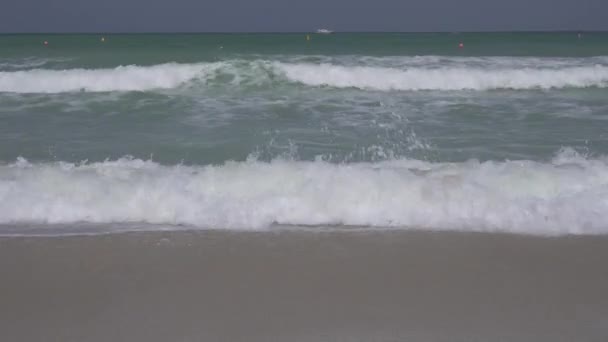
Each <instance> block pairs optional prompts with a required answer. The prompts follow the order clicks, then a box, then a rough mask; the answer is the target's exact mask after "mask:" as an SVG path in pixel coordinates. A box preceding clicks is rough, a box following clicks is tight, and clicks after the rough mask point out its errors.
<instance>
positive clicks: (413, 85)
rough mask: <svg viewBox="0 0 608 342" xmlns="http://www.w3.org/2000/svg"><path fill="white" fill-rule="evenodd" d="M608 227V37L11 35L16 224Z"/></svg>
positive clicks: (103, 227)
mask: <svg viewBox="0 0 608 342" xmlns="http://www.w3.org/2000/svg"><path fill="white" fill-rule="evenodd" d="M132 230H138V231H139V230H143V231H157V230H234V231H269V230H270V231H272V230H312V231H315V230H343V231H350V230H355V231H360V230H422V231H464V232H497V233H508V234H525V235H543V236H556V235H603V234H607V233H608V33H606V32H554V33H543V32H533V33H523V32H519V33H335V34H314V33H289V34H275V33H268V34H266V33H264V34H262V33H258V34H219V33H217V34H84V35H76V34H35V35H30V34H4V35H0V234H2V235H28V234H34V235H36V234H42V235H57V234H58V235H65V234H72V233H74V234H89V233H90V234H104V233H111V232H124V231H132Z"/></svg>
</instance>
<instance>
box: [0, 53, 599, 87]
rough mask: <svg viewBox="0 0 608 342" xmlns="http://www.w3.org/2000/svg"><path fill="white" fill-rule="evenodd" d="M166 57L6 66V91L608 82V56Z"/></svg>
mask: <svg viewBox="0 0 608 342" xmlns="http://www.w3.org/2000/svg"><path fill="white" fill-rule="evenodd" d="M283 59H284V60H283V61H276V60H250V61H247V60H226V61H221V62H213V63H193V64H179V63H167V64H158V65H152V66H120V67H116V68H110V69H67V70H52V69H31V70H19V71H3V72H0V92H12V93H62V92H78V91H89V92H110V91H150V90H155V89H171V88H176V87H179V86H182V85H184V84H189V83H198V84H225V85H227V86H232V87H240V86H250V85H264V84H272V83H277V82H283V83H284V82H287V83H299V84H304V85H308V86H330V87H337V88H359V89H371V90H403V91H414V90H491V89H550V88H583V87H607V86H608V65H607V62H606V59H605V58H600V57H597V58H578V59H564V58H561V59H551V58H516V57H470V58H463V57H458V58H456V57H453V58H444V57H436V56H421V57H402V58H397V57H385V58H372V57H364V56H359V57H358V58H356V59H355V58H354V57H352V56H350V57H348V58H347V57H344V58H342V59H339V58H331V59H329V61H330V62H321V63H309V62H305V61H302V58H299V57H298V56H296V57H293V58H291V61H290V60H289V59H287V60H285V58H283Z"/></svg>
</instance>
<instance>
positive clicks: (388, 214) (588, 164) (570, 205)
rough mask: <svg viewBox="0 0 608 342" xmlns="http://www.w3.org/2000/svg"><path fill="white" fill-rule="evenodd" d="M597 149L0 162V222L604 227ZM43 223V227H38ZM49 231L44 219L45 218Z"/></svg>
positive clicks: (604, 191)
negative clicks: (369, 157)
mask: <svg viewBox="0 0 608 342" xmlns="http://www.w3.org/2000/svg"><path fill="white" fill-rule="evenodd" d="M606 212H608V159H607V158H605V157H600V158H595V159H593V158H586V157H584V156H581V155H579V154H577V153H576V152H574V151H572V150H564V151H561V152H560V153H559V154H558V155H557V156H556V157H554V158H553V159H552V160H550V161H547V162H538V161H528V160H520V161H502V162H499V161H486V162H479V161H476V160H470V161H468V162H462V163H446V162H434V163H433V162H427V161H421V160H415V159H396V160H390V161H385V162H376V163H371V162H360V163H349V164H338V163H328V162H324V161H321V160H317V161H296V160H284V159H276V160H273V161H271V162H260V161H257V160H247V161H241V162H236V161H230V162H226V163H224V164H220V165H192V166H187V165H161V164H159V163H156V162H154V161H151V160H141V159H134V158H128V157H125V158H121V159H118V160H113V161H109V160H108V161H104V162H95V163H84V162H83V163H68V162H55V163H31V162H29V161H27V160H25V159H23V158H20V159H19V160H17V161H16V162H13V163H10V164H5V165H2V166H0V224H12V225H15V224H17V225H19V224H36V223H38V224H71V223H79V222H80V223H82V222H87V223H108V224H109V223H149V224H161V225H163V224H164V225H188V226H192V227H197V228H200V229H235V230H266V229H269V228H270V227H272V226H276V225H285V226H336V227H349V226H363V227H393V228H396V229H423V230H452V231H484V232H504V233H516V234H534V235H569V234H574V235H577V234H584V235H589V234H591V235H593V234H606V233H608V216H607V215H606V214H605V213H606ZM49 227H52V226H49ZM49 229H52V228H49Z"/></svg>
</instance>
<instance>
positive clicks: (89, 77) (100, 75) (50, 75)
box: [0, 63, 220, 93]
mask: <svg viewBox="0 0 608 342" xmlns="http://www.w3.org/2000/svg"><path fill="white" fill-rule="evenodd" d="M219 66H220V65H218V64H213V63H210V64H177V63H168V64H159V65H153V66H120V67H117V68H113V69H68V70H47V69H33V70H24V71H13V72H0V92H12V93H63V92H77V91H91V92H108V91H145V90H152V89H168V88H175V87H177V86H179V85H181V84H183V83H184V82H187V81H189V80H192V79H194V78H196V77H198V76H201V75H202V74H204V73H205V72H209V71H211V70H213V69H215V68H217V67H219Z"/></svg>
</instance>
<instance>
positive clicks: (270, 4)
mask: <svg viewBox="0 0 608 342" xmlns="http://www.w3.org/2000/svg"><path fill="white" fill-rule="evenodd" d="M317 28H329V29H333V30H336V31H406V32H412V31H413V32H416V31H427V32H428V31H448V32H453V31H535V30H543V31H545V30H548V31H551V30H575V31H576V30H608V0H306V1H289V0H202V1H201V0H3V1H2V4H1V7H0V32H3V33H9V32H291V31H295V32H305V31H311V30H315V29H317Z"/></svg>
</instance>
